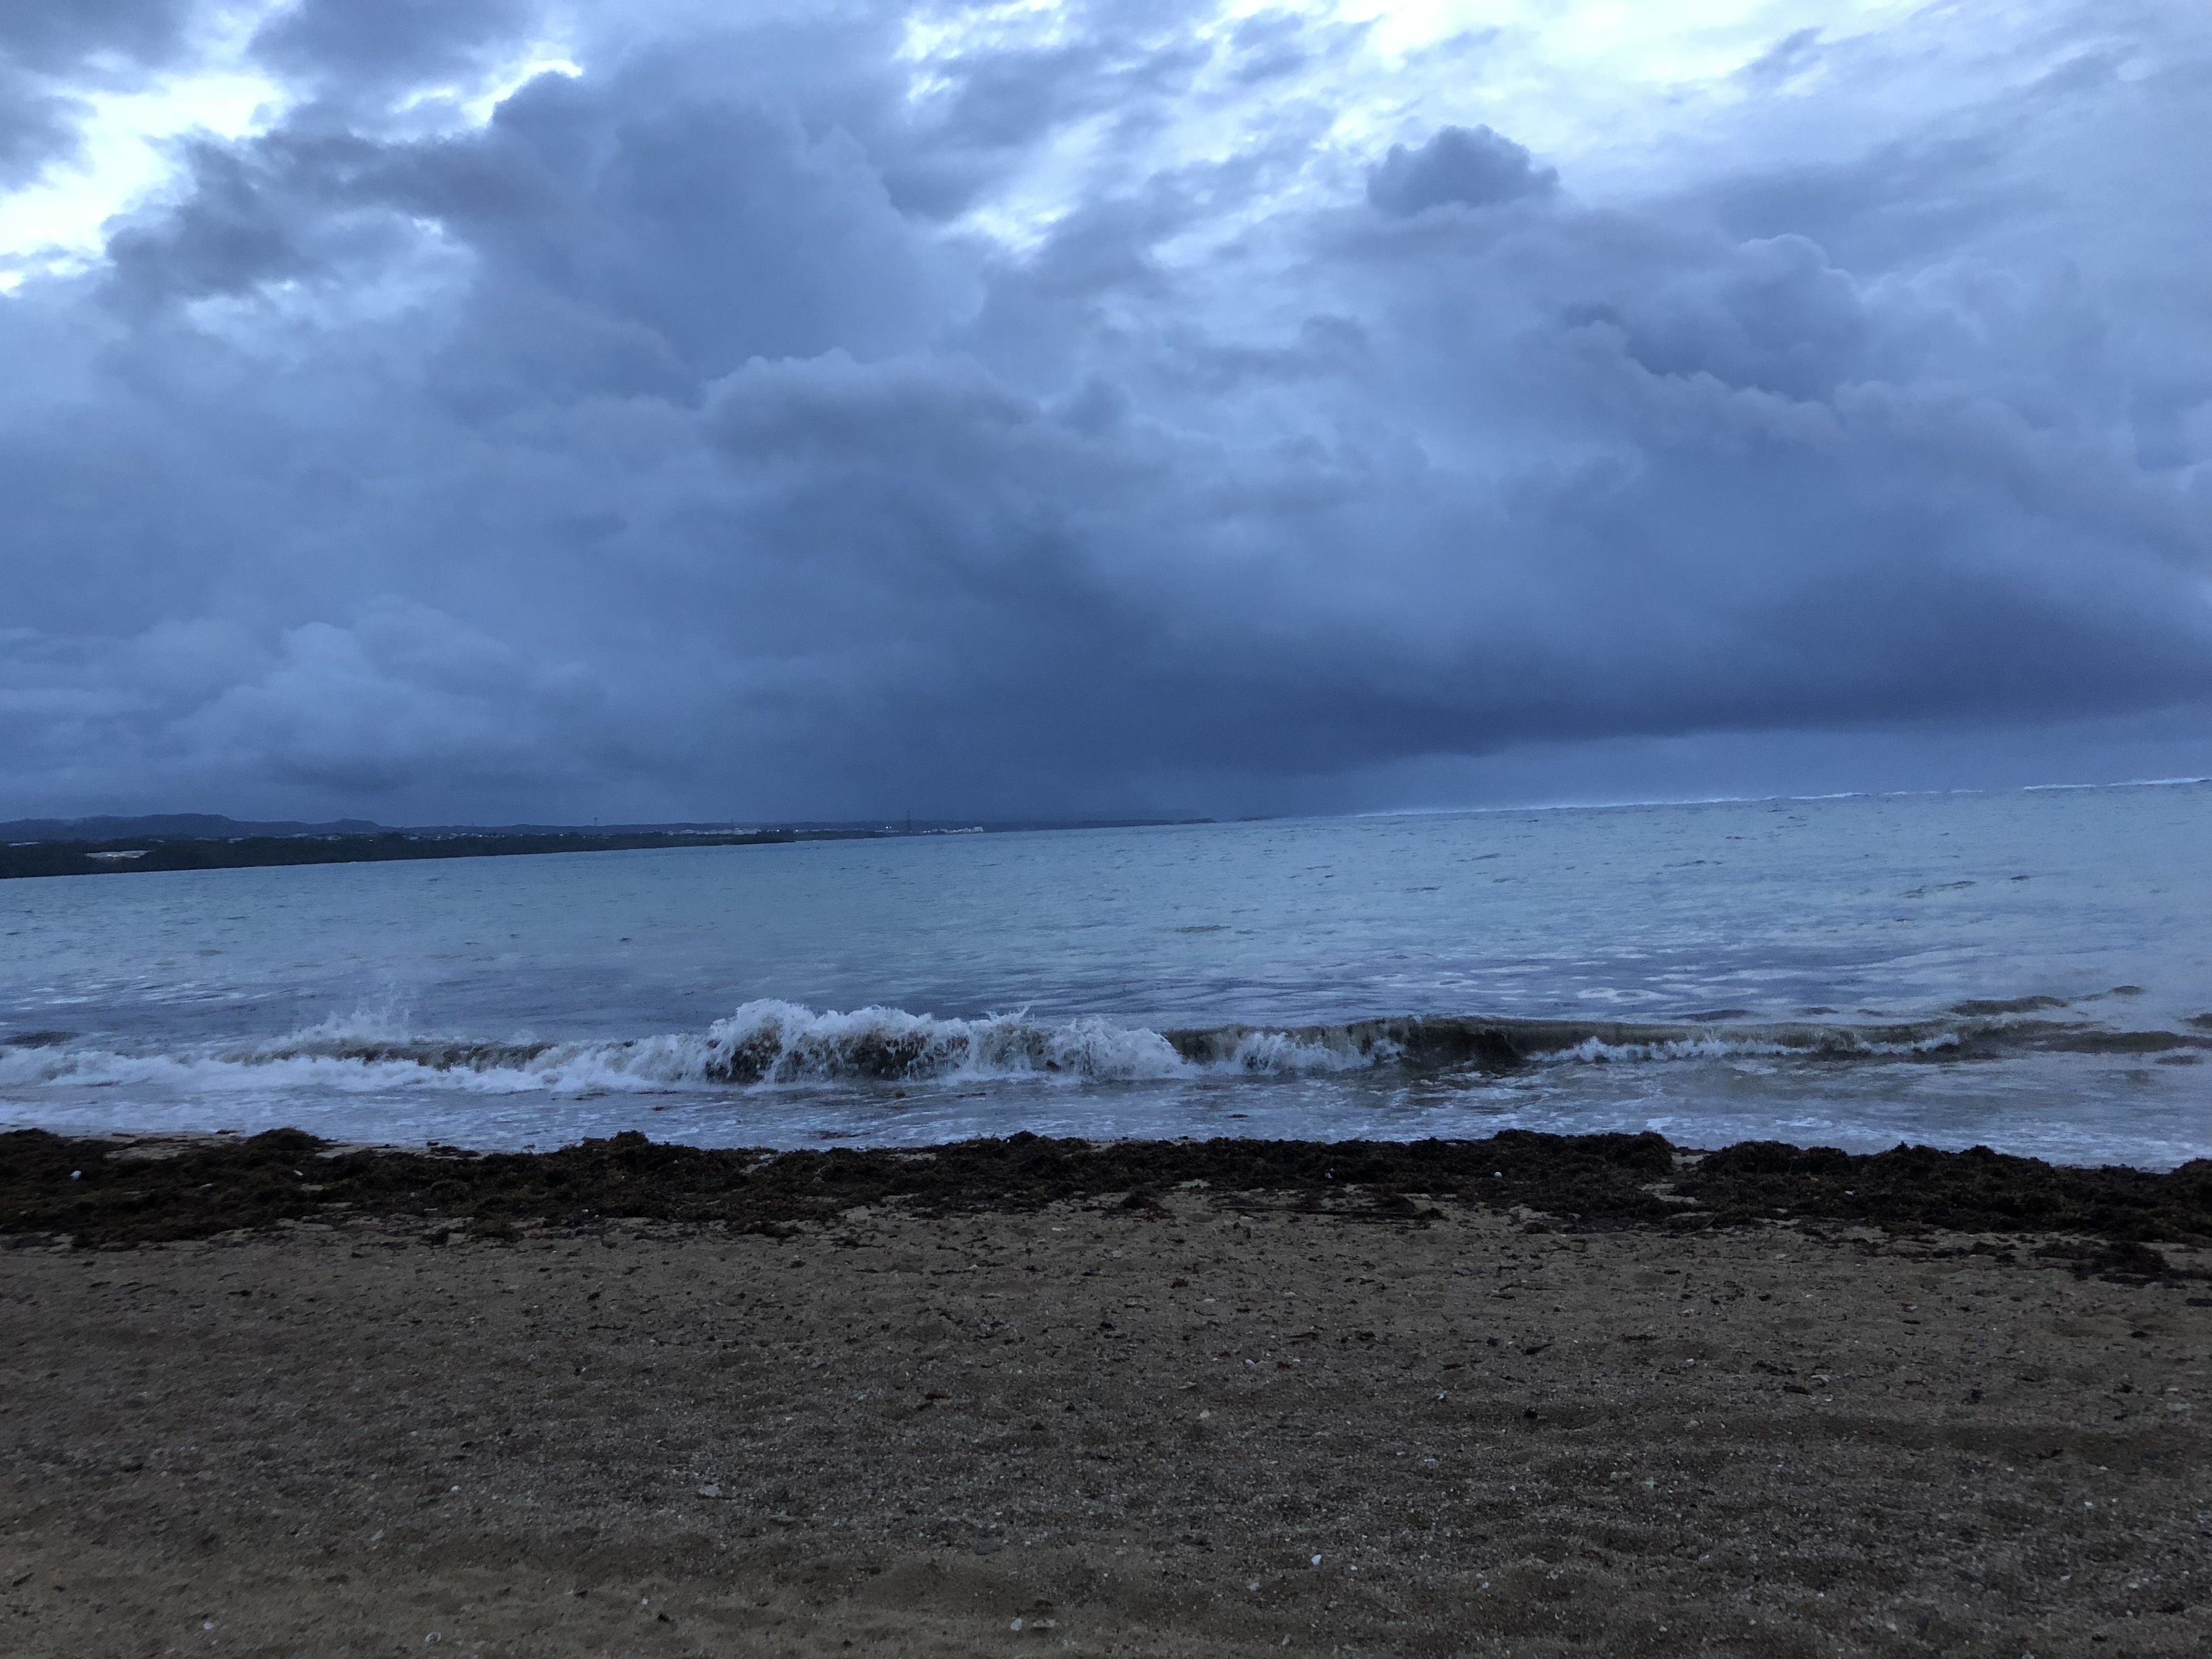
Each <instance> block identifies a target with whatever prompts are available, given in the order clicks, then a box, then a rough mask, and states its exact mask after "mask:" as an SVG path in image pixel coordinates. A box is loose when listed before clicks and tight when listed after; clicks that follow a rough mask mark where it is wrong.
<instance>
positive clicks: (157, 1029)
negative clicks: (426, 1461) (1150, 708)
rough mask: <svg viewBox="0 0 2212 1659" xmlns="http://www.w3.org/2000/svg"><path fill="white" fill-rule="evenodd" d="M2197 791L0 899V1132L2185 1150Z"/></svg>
mask: <svg viewBox="0 0 2212 1659" xmlns="http://www.w3.org/2000/svg"><path fill="white" fill-rule="evenodd" d="M2208 855H2212V784H2208V783H2205V782H2195V783H2179V784H2163V785H2155V786H2137V787H2120V788H2112V789H2067V790H2040V791H2026V792H2020V793H1990V794H1968V793H1960V794H1919V795H1899V796H1871V797H1861V796H1854V797H1845V798H1838V799H1819V800H1777V801H1760V802H1748V803H1746V802H1728V803H1711V804H1701V805H1650V806H1620V807H1607V808H1589V809H1557V810H1546V811H1498V812H1481V813H1468V814H1458V815H1449V816H1433V817H1377V818H1351V819H1319V820H1307V821H1291V822H1285V821H1271V822H1265V823H1243V824H1202V825H1191V826H1188V827H1177V828H1162V829H1126V830H1076V831H1058V832H1046V833H1035V834H1014V835H987V836H917V837H912V838H899V839H887V840H882V841H871V842H802V843H797V844H793V845H788V846H773V847H734V848H704V847H702V848H682V849H675V850H669V851H654V852H641V853H616V854H574V855H560V856H552V857H528V858H505V859H474V860H449V861H437V862H420V863H396V864H366V865H331V866H319V867H311V868H294V869H268V870H239V871H213V872H181V873H165V874H144V875H102V876H88V877H82V878H53V879H42V880H19V881H11V882H7V883H4V884H0V1123H4V1124H7V1125H9V1126H24V1125H37V1126H40V1127H51V1128H55V1129H60V1130H69V1131H79V1132H82V1131H88V1130H96V1129H133V1130H149V1129H156V1130H158V1129H172V1130H198V1131H210V1130H239V1131H246V1132H251V1131H254V1130H258V1129H262V1128H268V1127H276V1126H277V1125H282V1124H294V1125H297V1126H299V1127H303V1128H306V1129H309V1130H312V1131H313V1132H315V1133H319V1134H322V1135H326V1136H330V1137H332V1138H334V1139H343V1140H356V1141H380V1142H395V1143H416V1142H422V1141H428V1140H437V1141H444V1142H448V1143H454V1144H459V1145H464V1146H481V1147H522V1146H538V1147H541V1148H542V1147H549V1146H556V1145H559V1144H562V1143H564V1142H568V1141H572V1140H574V1139H578V1138H580V1137H582V1136H586V1135H599V1134H606V1133H613V1132H615V1131H617V1130H621V1129H633V1128H635V1129H642V1130H644V1131H646V1132H647V1133H650V1134H652V1135H653V1136H654V1137H655V1138H656V1139H676V1140H685V1141H690V1142H693V1143H696V1144H702V1145H748V1146H750V1145H758V1146H797V1145H811V1144H818V1143H821V1142H823V1141H845V1142H850V1143H855V1144H863V1145H894V1144H898V1145H912V1144H923V1143H928V1142H933V1141H940V1140H945V1139H957V1138H960V1137H963V1136H967V1135H975V1134H1005V1133H1012V1132H1013V1131H1015V1130H1018V1129H1028V1130H1031V1131H1035V1132H1037V1133H1061V1134H1082V1135H1089V1136H1115V1135H1164V1136H1186V1135H1187V1136H1206V1135H1216V1134H1253V1135H1267V1136H1301V1137H1316V1138H1329V1139H1338V1138H1345V1137H1351V1136H1374V1137H1384V1138H1391V1139H1415V1138H1420V1137H1425V1136H1431V1135H1441V1136H1455V1135H1469V1134H1476V1135H1480V1134H1488V1133H1493V1132H1495V1131H1496V1130H1498V1129H1500V1128H1505V1127H1526V1128H1537V1129H1546V1130H1553V1131H1562V1132H1572V1131H1583V1130H1595V1129H1625V1130H1642V1129H1645V1128H1650V1129H1656V1130H1658V1131H1659V1132H1660V1133H1663V1134H1665V1135H1667V1136H1668V1138H1669V1139H1673V1140H1675V1141H1676V1142H1678V1143H1680V1144H1685V1145H1691V1146H1714V1145H1719V1144H1723V1143H1725V1142H1728V1141H1732V1140H1740V1139H1753V1138H1756V1139H1783V1140H1790V1141H1796V1142H1799V1143H1802V1144H1806V1145H1826V1146H1844V1147H1848V1148H1851V1149H1854V1150H1869V1149H1875V1148H1879V1147H1882V1146H1892V1145H1894V1144H1896V1143H1897V1142H1898V1141H1899V1140H1910V1141H1916V1142H1926V1143H1929V1144H1933V1145H1936V1146H1972V1145H1975V1144H1983V1145H1987V1146H1994V1147H1996V1148H1998V1149H2000V1150H2002V1151H2009V1152H2023V1153H2029V1154H2033V1155H2035V1156H2039V1157H2043V1158H2051V1159H2053V1160H2055V1161H2060V1162H2065V1163H2074V1164H2100V1163H2124V1164H2135V1165H2137V1166H2140V1167H2145V1168H2166V1167H2171V1166H2172V1165H2174V1164H2178V1163H2180V1162H2183V1161H2185V1160H2186V1159H2189V1158H2200V1157H2204V1156H2208V1155H2212V927H2208V922H2212V856H2208Z"/></svg>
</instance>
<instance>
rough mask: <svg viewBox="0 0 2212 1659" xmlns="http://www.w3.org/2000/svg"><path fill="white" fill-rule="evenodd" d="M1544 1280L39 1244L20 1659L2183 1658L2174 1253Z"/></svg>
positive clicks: (1901, 1246)
mask: <svg viewBox="0 0 2212 1659" xmlns="http://www.w3.org/2000/svg"><path fill="white" fill-rule="evenodd" d="M303 1167H304V1166H303ZM1401 1196H1402V1195H1401ZM1355 1198H1356V1195H1354V1194H1346V1200H1353V1199H1355ZM1407 1209H1411V1210H1413V1211H1414V1213H1413V1214H1410V1215H1408V1214H1407V1213H1404V1211H1406V1210H1407ZM1529 1225H1531V1220H1530V1218H1529V1217H1528V1214H1527V1213H1526V1212H1525V1211H1524V1212H1523V1214H1522V1216H1520V1217H1517V1218H1516V1216H1514V1215H1512V1214H1510V1213H1508V1212H1501V1211H1498V1210H1494V1209H1489V1208H1484V1207H1478V1206H1474V1205H1472V1204H1462V1203H1458V1202H1447V1203H1445V1204H1443V1205H1427V1206H1414V1205H1411V1204H1407V1203H1404V1202H1400V1203H1398V1204H1395V1205H1394V1206H1383V1205H1378V1204H1364V1205H1360V1204H1356V1203H1350V1202H1347V1205H1346V1206H1341V1207H1339V1208H1336V1209H1334V1210H1332V1209H1331V1208H1329V1207H1328V1206H1318V1207H1316V1206H1313V1205H1311V1204H1310V1203H1308V1204H1307V1205H1306V1206H1304V1207H1301V1206H1299V1205H1298V1204H1297V1203H1294V1202H1292V1201H1291V1200H1287V1199H1285V1198H1283V1197H1282V1196H1281V1195H1280V1194H1277V1195H1273V1196H1269V1195H1267V1194H1258V1195H1255V1194H1227V1193H1223V1192H1219V1191H1213V1190H1206V1189H1199V1188H1181V1189H1170V1190H1168V1191H1165V1192H1164V1193H1161V1194H1158V1196H1157V1199H1156V1201H1153V1202H1152V1203H1149V1204H1148V1203H1145V1202H1143V1201H1141V1200H1139V1201H1138V1202H1136V1203H1134V1204H1131V1203H1127V1202H1123V1201H1119V1200H1115V1199H1114V1198H1112V1197H1110V1196H1091V1197H1082V1198H1078V1199H1073V1200H1058V1201H1055V1202H1052V1203H1049V1204H1047V1205H1045V1206H1042V1207H1030V1208H1012V1209H1006V1210H986V1211H981V1212H970V1213H966V1214H957V1213H946V1212H943V1211H941V1210H935V1211H932V1212H923V1211H921V1209H920V1208H918V1207H916V1206H915V1200H908V1199H902V1198H898V1197H891V1198H887V1199H880V1200H875V1201H872V1202H870V1203H867V1204H865V1205H862V1206H859V1207H850V1208H846V1209H843V1210H841V1211H836V1212H824V1213H823V1214H821V1215H820V1216H819V1217H818V1218H816V1219H812V1220H803V1221H801V1222H799V1223H797V1224H795V1225H791V1226H788V1227H783V1228H777V1229H774V1230H771V1231H750V1232H744V1231H737V1230H736V1229H734V1228H733V1227H732V1226H730V1225H723V1224H713V1225H709V1224H697V1223H679V1222H669V1221H638V1220H635V1219H631V1220H618V1221H607V1220H595V1221H593V1222H592V1223H591V1224H589V1225H562V1226H559V1227H556V1228H550V1229H548V1228H544V1227H541V1226H538V1225H532V1224H521V1225H514V1226H513V1228H512V1231H513V1235H514V1236H513V1237H511V1238H490V1239H483V1238H477V1239H471V1237H469V1236H468V1234H467V1232H466V1231H459V1232H453V1231H447V1229H446V1228H444V1227H435V1226H426V1225H425V1224H424V1222H423V1221H422V1218H419V1217H417V1218H391V1217H386V1218H378V1217H374V1216H351V1217H344V1218H331V1219H330V1220H328V1221H307V1222H302V1221H300V1220H297V1219H294V1220H289V1221H284V1222H282V1223H280V1224H279V1225H276V1226H275V1227H273V1228H271V1229H268V1230H264V1231H256V1232H246V1231H239V1232H228V1233H223V1234H221V1235H219V1236H216V1237H212V1238H200V1239H182V1240H173V1241H171V1242H167V1243H149V1244H141V1245H138V1246H137V1247H135V1248H131V1247H124V1246H120V1245H118V1246H113V1247H110V1248H106V1249H88V1248H84V1247H82V1245H79V1246H76V1247H71V1246H70V1245H67V1244H61V1243H52V1242H51V1241H49V1240H47V1239H46V1238H44V1237H37V1236H23V1235H19V1236H18V1237H17V1239H16V1240H15V1243H16V1245H17V1248H13V1249H0V1399H4V1401H5V1402H6V1412H5V1417H6V1431H7V1433H6V1441H5V1444H6V1448H7V1466H6V1474H5V1481H4V1486H0V1586H4V1598H0V1600H4V1607H0V1649H4V1650H6V1651H8V1652H9V1653H21V1654H25V1655H42V1656H43V1655H55V1656H64V1655H65V1656H71V1659H76V1656H104V1655H110V1654H112V1655H131V1656H142V1655H159V1654H168V1653H176V1654H198V1653H211V1654H212V1653H221V1654H268V1655H288V1656H289V1655H301V1654H314V1655H352V1654H386V1653H390V1654H398V1653H403V1652H404V1653H410V1654H419V1653H422V1652H424V1651H426V1650H432V1649H435V1650H437V1651H440V1652H461V1653H469V1654H485V1655H514V1656H517V1659H523V1656H558V1655H572V1654H574V1655H601V1654H604V1655H622V1656H629V1655H644V1656H650V1655H661V1654H666V1655H697V1654H717V1655H720V1654H824V1655H835V1654H843V1653H848V1652H867V1651H875V1652H882V1653H887V1654H900V1655H906V1654H920V1655H935V1654H944V1655H954V1654H957V1655H969V1654H977V1653H1008V1654H1020V1653H1030V1652H1036V1653H1054V1654H1060V1653H1073V1654H1106V1653H1129V1654H1161V1655H1199V1654H1207V1655H1214V1654H1241V1653H1250V1654H1259V1653H1262V1652H1266V1653H1278V1652H1283V1651H1286V1650H1287V1651H1290V1652H1294V1653H1297V1652H1303V1653H1332V1652H1343V1653H1375V1654H1385V1653H1388V1654H1412V1655H1421V1654H1438V1655H1441V1654H1482V1655H1488V1654H1498V1655H1504V1654H1508V1653H1510V1654H1514V1655H1530V1656H1535V1655H1547V1654H1568V1653H1577V1654H1586V1653H1605V1654H1651V1655H1663V1654H1683V1655H1691V1654H1742V1655H1756V1656H1767V1655H1806V1656H1812V1655H1816V1654H1817V1655H1828V1654H1836V1653H1844V1654H1862V1653H1864V1654H1899V1655H1905V1654H1911V1655H1921V1654H1931V1653H1939V1652H1940V1653H1944V1654H1953V1655H1990V1656H2003V1659H2015V1656H2019V1655H2021V1654H2023V1653H2033V1654H2034V1655H2036V1656H2038V1659H2051V1656H2054V1655H2061V1654H2099V1655H2120V1654H2142V1655H2152V1654H2172V1655H2183V1654H2197V1653H2202V1652H2203V1651H2204V1650H2205V1644H2206V1632H2208V1630H2212V1584H2208V1583H2207V1580H2208V1577H2212V1565H2208V1562H2212V1455H2208V1452H2212V1446H2208V1438H2207V1434H2206V1429H2205V1422H2204V1419H2205V1417H2206V1415H2207V1413H2212V1283H2208V1280H2207V1279H2206V1278H2205V1277H2203V1275H2204V1274H2205V1273H2206V1272H2207V1271H2208V1269H2212V1251H2208V1250H2207V1249H2205V1248H2204V1247H2203V1245H2201V1244H2195V1243H2165V1244H2161V1245H2160V1246H2158V1247H2156V1248H2157V1252H2158V1254H2157V1255H2156V1256H2154V1257H2152V1258H2150V1259H2149V1261H2148V1263H2146V1261H2145V1259H2144V1257H2143V1255H2142V1247H2140V1246H2138V1247H2136V1254H2135V1255H2134V1257H2133V1258H2131V1259H2130V1260H2128V1261H2118V1262H2115V1261H2112V1260H2110V1259H2104V1258H2100V1256H2099V1255H2097V1254H2096V1252H2095V1251H2094V1250H2092V1249H2089V1248H2087V1247H2086V1246H2084V1247H2082V1248H2081V1249H2077V1250H2076V1251H2075V1255H2073V1256H2070V1257H2069V1256H2067V1255H2053V1254H2047V1253H2044V1252H2048V1251H2050V1250H2051V1248H2052V1246H2053V1243H2054V1241H2053V1240H2051V1238H2049V1237H2044V1236H2039V1235H2026V1236H2023V1235H2019V1234H2013V1233H1968V1232H1960V1231H1926V1232H1922V1233H1920V1234H1918V1235H1917V1236H1911V1237H1907V1236H1896V1235H1891V1234H1887V1233H1884V1232H1882V1231H1877V1230H1875V1229H1873V1228H1869V1227H1865V1226H1858V1225H1839V1224H1834V1223H1826V1222H1820V1221H1817V1220H1812V1221H1808V1220H1802V1219H1801V1220H1793V1221H1786V1222H1785V1221H1768V1222H1762V1223H1750V1222H1744V1223H1739V1224H1738V1225H1725V1226H1718V1227H1709V1228H1705V1229H1703V1230H1701V1231H1687V1232H1684V1231H1673V1230H1669V1229H1668V1228H1666V1227H1663V1226H1632V1227H1623V1228H1618V1229H1614V1230H1611V1231H1579V1232H1577V1231H1528V1227H1529ZM1533 1225H1536V1226H1537V1227H1539V1228H1541V1227H1544V1226H1546V1225H1548V1224H1547V1223H1545V1222H1544V1221H1542V1220H1541V1219H1536V1220H1535V1221H1534V1224H1533ZM499 1231H508V1229H507V1228H505V1227H502V1228H501V1229H499ZM778 1232H781V1234H782V1235H783V1236H781V1237H778V1236H775V1235H776V1233H778ZM441 1233H442V1234H444V1235H445V1237H444V1242H442V1243H431V1242H428V1240H431V1239H436V1238H438V1237H440V1236H441ZM2057 1243H2058V1244H2059V1245H2060V1247H2061V1248H2062V1249H2063V1247H2064V1242H2063V1241H2057ZM2160 1261H2162V1262H2163V1264H2164V1266H2165V1267H2166V1272H2165V1273H2162V1274H2160V1275H2159V1276H2157V1277H2151V1276H2149V1275H2148V1274H2147V1273H2142V1272H2129V1271H2124V1269H2126V1268H2127V1267H2130V1266H2132V1267H2137V1268H2141V1267H2145V1266H2146V1265H2156V1264H2157V1263H2158V1262H2160ZM2115 1267H2118V1268H2120V1269H2123V1270H2122V1271H2112V1269H2113V1268H2115ZM1316 1558H1317V1559H1316Z"/></svg>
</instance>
